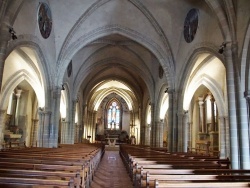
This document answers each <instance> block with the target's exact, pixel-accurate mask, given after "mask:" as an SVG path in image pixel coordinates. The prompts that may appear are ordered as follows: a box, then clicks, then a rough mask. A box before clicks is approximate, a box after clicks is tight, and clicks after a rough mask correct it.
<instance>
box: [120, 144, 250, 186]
mask: <svg viewBox="0 0 250 188" xmlns="http://www.w3.org/2000/svg"><path fill="white" fill-rule="evenodd" d="M125 150H126V149H123V148H122V149H121V151H120V155H121V157H122V159H123V162H124V163H125V165H126V166H127V168H128V170H129V171H131V168H133V170H132V172H133V173H132V174H133V175H132V178H135V179H136V177H139V179H140V177H142V179H143V177H144V178H145V177H146V175H145V174H143V172H142V173H139V172H140V168H138V166H140V165H141V166H143V167H141V168H143V169H144V167H145V170H149V172H151V173H152V172H153V174H154V173H155V176H154V175H152V176H151V177H152V179H150V181H149V182H150V185H151V186H152V185H153V184H154V186H155V187H157V186H158V185H159V187H160V186H162V187H164V186H165V187H168V186H171V187H179V185H180V187H199V186H200V187H203V185H206V184H207V183H208V182H209V181H210V178H212V179H213V181H232V179H233V180H234V181H240V182H232V183H233V184H234V186H235V187H248V186H249V184H248V183H247V182H250V178H249V174H250V173H249V172H250V171H249V170H246V171H245V170H241V171H240V170H236V171H234V170H230V169H229V165H230V161H229V159H219V158H218V157H216V156H205V155H197V154H185V153H177V154H169V153H166V154H167V155H163V154H162V152H160V153H156V152H151V151H149V150H148V149H147V150H146V151H145V152H144V151H142V149H138V150H139V151H138V150H137V148H136V150H137V151H135V150H133V148H128V151H125ZM126 152H127V153H126ZM171 155H172V156H175V158H174V159H173V158H172V157H171ZM189 159H193V160H191V161H190V160H189ZM178 161H179V162H178ZM180 161H183V162H180ZM195 161H200V162H201V163H200V164H202V162H205V163H203V165H200V164H199V162H198V163H197V162H195ZM177 162H178V163H184V164H185V163H189V162H191V163H193V164H195V163H196V164H198V165H186V164H185V165H182V167H184V168H185V169H182V168H179V165H175V163H177ZM206 162H213V163H217V164H219V166H217V167H216V166H213V165H209V166H207V167H206V165H204V164H206ZM208 164H209V163H208ZM134 166H136V167H135V168H134ZM210 166H212V168H211V167H210ZM196 167H198V168H197V169H195V168H196ZM221 167H223V168H224V169H220V168H221ZM171 168H172V169H171ZM199 168H204V169H199ZM209 168H210V169H209ZM214 168H215V169H214ZM142 171H143V170H142ZM166 171H167V173H166ZM170 171H171V172H170ZM214 171H215V172H216V173H215V172H214ZM180 172H181V173H180ZM183 172H184V173H183ZM134 173H137V175H138V176H134V175H135V174H134ZM165 173H166V174H171V173H173V174H178V175H175V176H172V177H171V175H170V176H168V177H170V178H169V179H168V181H173V180H174V178H173V177H176V179H175V181H178V183H179V182H180V181H181V180H183V178H182V179H180V178H179V177H183V176H180V174H190V175H184V176H186V178H188V177H189V178H191V180H192V178H193V180H192V181H199V183H198V182H195V183H192V185H191V186H188V184H187V183H186V182H183V183H181V184H178V185H177V183H176V182H175V183H173V182H166V181H167V180H155V178H159V177H160V178H162V177H161V175H159V174H165ZM240 173H245V174H244V175H240ZM221 174H224V175H221ZM164 177H167V176H165V175H164ZM178 178H179V179H178ZM195 178H196V179H195ZM163 179H164V178H163ZM200 181H205V182H206V183H205V184H202V183H201V182H200ZM243 181H247V182H243ZM146 182H147V180H145V181H144V182H143V181H142V184H145V185H147V183H146ZM219 183H222V184H220V185H218V183H215V182H212V183H211V184H210V185H209V186H206V187H212V186H215V187H222V186H223V185H229V184H230V183H227V182H219ZM135 185H136V186H137V185H138V184H135ZM156 185H157V186H156ZM152 187H153V186H152ZM231 187H232V186H231Z"/></svg>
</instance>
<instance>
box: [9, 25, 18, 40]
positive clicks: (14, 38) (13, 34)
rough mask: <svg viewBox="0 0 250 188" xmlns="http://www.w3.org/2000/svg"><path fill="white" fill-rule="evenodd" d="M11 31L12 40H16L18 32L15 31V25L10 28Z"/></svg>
mask: <svg viewBox="0 0 250 188" xmlns="http://www.w3.org/2000/svg"><path fill="white" fill-rule="evenodd" d="M9 33H10V34H11V38H12V40H16V39H17V36H16V32H15V31H14V29H13V27H10V28H9Z"/></svg>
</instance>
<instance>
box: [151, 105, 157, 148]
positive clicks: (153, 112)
mask: <svg viewBox="0 0 250 188" xmlns="http://www.w3.org/2000/svg"><path fill="white" fill-rule="evenodd" d="M150 133H151V135H150V139H151V140H150V146H152V147H155V143H156V125H155V105H154V103H152V102H151V132H150Z"/></svg>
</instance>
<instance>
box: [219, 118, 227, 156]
mask: <svg viewBox="0 0 250 188" xmlns="http://www.w3.org/2000/svg"><path fill="white" fill-rule="evenodd" d="M219 127H220V129H219V132H220V149H219V151H220V158H221V159H224V158H226V127H225V119H224V117H223V116H221V117H219Z"/></svg>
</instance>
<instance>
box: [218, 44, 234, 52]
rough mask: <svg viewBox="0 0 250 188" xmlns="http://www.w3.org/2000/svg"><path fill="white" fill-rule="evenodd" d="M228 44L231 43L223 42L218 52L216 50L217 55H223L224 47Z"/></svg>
mask: <svg viewBox="0 0 250 188" xmlns="http://www.w3.org/2000/svg"><path fill="white" fill-rule="evenodd" d="M228 43H231V42H223V43H222V44H221V45H220V48H219V50H218V53H219V54H223V52H224V50H225V48H226V46H227V44H228Z"/></svg>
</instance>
